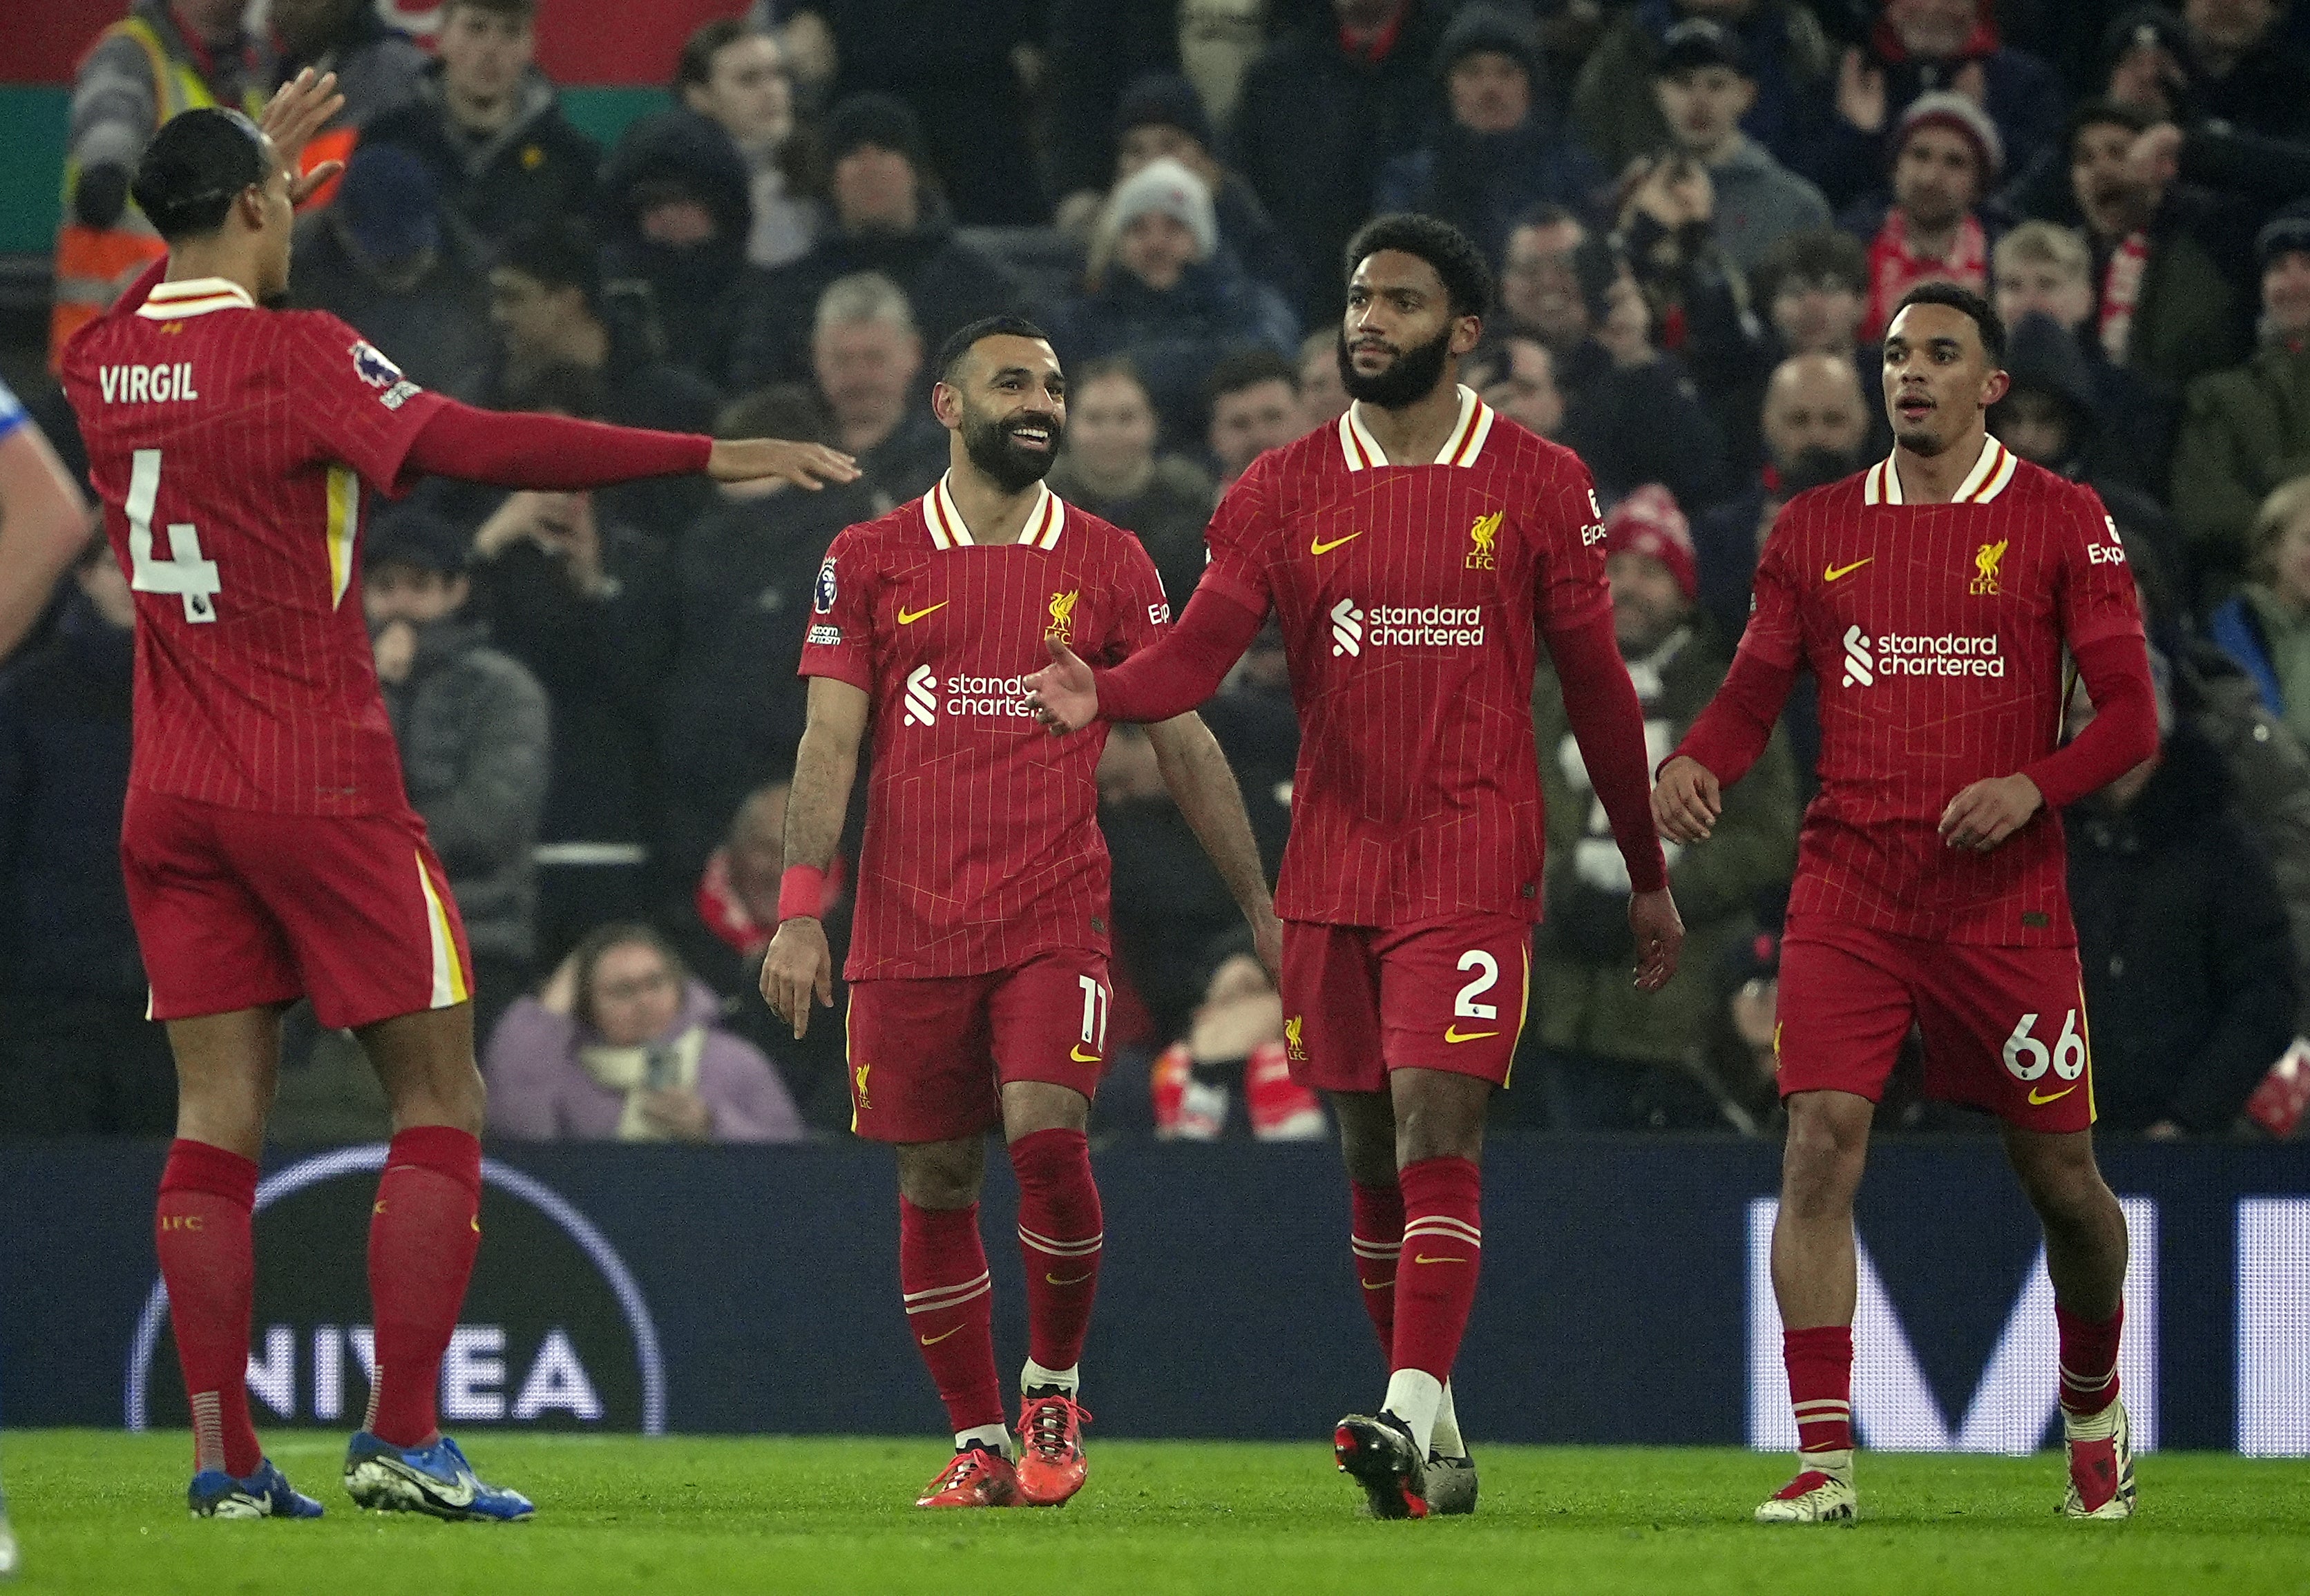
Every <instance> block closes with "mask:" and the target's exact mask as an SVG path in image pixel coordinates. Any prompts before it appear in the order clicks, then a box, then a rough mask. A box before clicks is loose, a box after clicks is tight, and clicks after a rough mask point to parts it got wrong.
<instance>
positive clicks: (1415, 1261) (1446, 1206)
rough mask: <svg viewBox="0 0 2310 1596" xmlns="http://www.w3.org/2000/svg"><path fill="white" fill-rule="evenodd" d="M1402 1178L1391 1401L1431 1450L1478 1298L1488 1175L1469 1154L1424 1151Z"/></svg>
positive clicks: (1397, 1413) (1402, 1172) (1425, 1448)
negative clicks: (1433, 1155) (1404, 1403)
mask: <svg viewBox="0 0 2310 1596" xmlns="http://www.w3.org/2000/svg"><path fill="white" fill-rule="evenodd" d="M1396 1181H1397V1189H1398V1190H1399V1191H1401V1192H1402V1193H1403V1214H1404V1219H1403V1254H1402V1256H1401V1258H1400V1259H1399V1260H1398V1262H1397V1265H1396V1271H1395V1346H1394V1371H1395V1372H1394V1376H1393V1377H1392V1378H1391V1379H1390V1380H1389V1382H1388V1396H1389V1404H1388V1406H1389V1410H1390V1411H1392V1412H1394V1414H1395V1416H1396V1417H1397V1418H1402V1419H1403V1420H1404V1421H1405V1422H1407V1423H1408V1424H1410V1425H1411V1431H1412V1439H1413V1440H1414V1441H1416V1442H1418V1443H1419V1445H1420V1453H1421V1455H1422V1456H1425V1455H1426V1454H1427V1452H1428V1450H1429V1445H1430V1444H1431V1442H1432V1441H1433V1439H1434V1429H1435V1423H1436V1412H1437V1408H1438V1407H1439V1406H1440V1405H1441V1404H1442V1401H1443V1395H1444V1392H1443V1385H1444V1382H1445V1380H1446V1379H1447V1378H1448V1377H1450V1375H1451V1373H1452V1360H1453V1358H1454V1357H1457V1356H1458V1354H1459V1351H1460V1337H1461V1335H1462V1334H1463V1332H1464V1331H1466V1330H1467V1328H1468V1314H1469V1311H1470V1310H1471V1309H1472V1308H1473V1307H1474V1306H1475V1305H1476V1276H1477V1272H1478V1271H1479V1269H1480V1267H1481V1264H1482V1262H1483V1257H1484V1232H1483V1227H1482V1223H1481V1221H1482V1218H1483V1211H1482V1200H1483V1189H1484V1177H1483V1172H1482V1171H1481V1170H1480V1169H1478V1168H1477V1167H1476V1166H1475V1165H1474V1164H1473V1163H1472V1162H1471V1161H1469V1160H1468V1159H1466V1158H1422V1159H1420V1161H1419V1162H1417V1163H1412V1164H1406V1165H1405V1166H1404V1167H1403V1169H1402V1170H1400V1171H1399V1172H1398V1173H1397V1175H1396ZM1412 1376H1418V1378H1416V1379H1415V1378H1412ZM1399 1387H1402V1388H1403V1389H1402V1390H1401V1391H1399ZM1400 1400H1408V1401H1411V1404H1412V1405H1413V1406H1414V1407H1415V1411H1414V1412H1411V1413H1407V1412H1405V1411H1404V1410H1403V1407H1401V1406H1398V1405H1397V1404H1398V1401H1400Z"/></svg>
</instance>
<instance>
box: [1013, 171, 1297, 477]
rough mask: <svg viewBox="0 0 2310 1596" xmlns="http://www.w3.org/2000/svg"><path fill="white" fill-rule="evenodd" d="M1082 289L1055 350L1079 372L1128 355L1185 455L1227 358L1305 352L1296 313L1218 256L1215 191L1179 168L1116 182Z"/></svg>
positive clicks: (1057, 327)
mask: <svg viewBox="0 0 2310 1596" xmlns="http://www.w3.org/2000/svg"><path fill="white" fill-rule="evenodd" d="M1083 282H1084V290H1083V292H1082V293H1081V295H1080V296H1078V297H1077V298H1075V299H1071V300H1070V301H1068V302H1067V303H1066V304H1064V305H1063V306H1061V307H1060V308H1059V311H1058V314H1057V315H1055V317H1052V318H1051V323H1050V326H1051V341H1052V343H1053V344H1054V345H1055V346H1056V347H1057V349H1058V351H1059V354H1060V357H1061V358H1062V359H1063V360H1066V361H1068V362H1070V363H1073V364H1081V362H1082V361H1085V360H1095V359H1098V358H1099V357H1100V356H1103V355H1118V354H1127V355H1129V356H1130V357H1131V360H1132V363H1133V365H1134V366H1136V367H1137V368H1138V369H1139V373H1140V376H1141V377H1142V378H1143V379H1144V380H1145V381H1146V384H1147V391H1148V394H1149V395H1151V397H1152V398H1153V399H1154V401H1155V413H1156V416H1157V417H1158V419H1159V421H1161V422H1162V428H1163V438H1164V441H1165V442H1166V443H1167V444H1169V445H1171V446H1172V447H1185V446H1188V445H1191V444H1192V443H1193V442H1194V440H1195V439H1197V438H1199V437H1200V436H1201V435H1202V433H1203V423H1204V420H1205V416H1204V403H1203V385H1204V382H1205V380H1206V379H1207V378H1208V377H1210V375H1211V368H1212V366H1213V365H1214V364H1215V363H1216V362H1217V361H1218V360H1220V358H1221V357H1222V356H1224V355H1226V354H1229V353H1230V352H1233V351H1240V350H1246V349H1254V348H1258V347H1261V346H1264V347H1266V348H1269V349H1272V350H1273V351H1275V352H1276V353H1277V354H1279V355H1281V356H1284V357H1286V358H1289V357H1290V356H1291V355H1292V354H1294V353H1296V352H1297V351H1298V347H1299V327H1298V323H1297V321H1295V320H1294V319H1293V317H1292V315H1291V310H1290V307H1289V306H1287V305H1285V304H1284V302H1283V299H1282V296H1281V295H1280V294H1278V293H1277V292H1276V291H1274V290H1273V289H1272V288H1269V287H1268V286H1267V285H1266V284H1264V283H1262V282H1255V281H1254V280H1253V279H1252V278H1250V277H1248V276H1246V274H1245V273H1244V271H1243V268H1242V267H1241V266H1240V265H1238V264H1237V263H1236V261H1235V258H1234V256H1230V255H1227V254H1224V253H1221V252H1220V248H1219V224H1218V222H1217V221H1216V219H1215V218H1214V216H1213V213H1212V211H1211V190H1210V189H1208V188H1206V187H1205V186H1203V179H1202V178H1198V177H1196V176H1195V174H1194V173H1193V172H1191V171H1189V170H1188V169H1186V168H1185V167H1184V166H1182V165H1180V164H1179V163H1178V162H1177V161H1176V160H1168V159H1166V160H1156V161H1151V162H1150V163H1149V164H1148V165H1146V166H1144V167H1142V168H1141V169H1139V170H1138V171H1137V172H1135V173H1133V175H1132V176H1131V177H1129V178H1125V180H1124V181H1123V182H1121V183H1119V184H1117V185H1116V189H1115V193H1114V195H1112V196H1111V197H1110V198H1109V200H1108V201H1107V215H1106V216H1105V217H1104V218H1103V219H1102V220H1101V221H1100V223H1099V236H1098V238H1097V239H1095V240H1094V241H1093V243H1092V246H1091V258H1090V269H1089V270H1088V271H1087V272H1086V273H1085V275H1084V280H1083Z"/></svg>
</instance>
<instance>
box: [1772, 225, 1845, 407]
mask: <svg viewBox="0 0 2310 1596" xmlns="http://www.w3.org/2000/svg"><path fill="white" fill-rule="evenodd" d="M1750 287H1751V288H1752V289H1753V290H1754V291H1755V292H1754V299H1755V302H1756V305H1757V308H1758V309H1759V311H1760V312H1761V313H1762V314H1763V316H1764V317H1765V321H1766V325H1767V327H1768V328H1769V329H1770V330H1771V333H1772V335H1773V337H1774V338H1775V339H1776V340H1778V343H1777V346H1776V352H1777V353H1778V354H1779V355H1780V356H1781V357H1782V358H1783V359H1786V358H1787V357H1788V356H1790V355H1804V354H1836V355H1844V356H1846V357H1848V358H1850V359H1852V360H1854V362H1855V365H1854V369H1856V370H1858V371H1861V373H1862V379H1863V382H1867V381H1869V380H1871V378H1872V377H1874V376H1875V374H1876V368H1877V354H1876V350H1875V348H1874V347H1873V346H1871V345H1866V344H1864V343H1863V342H1862V337H1861V323H1862V320H1863V317H1866V316H1867V315H1868V313H1869V254H1868V251H1867V250H1865V249H1864V248H1863V247H1862V246H1861V244H1860V242H1859V240H1857V239H1854V238H1853V236H1852V235H1851V234H1849V233H1842V232H1836V231H1818V232H1807V233H1793V234H1791V235H1790V236H1789V237H1787V238H1785V239H1782V240H1781V241H1780V242H1779V243H1778V244H1776V245H1775V246H1774V247H1772V248H1771V249H1768V250H1767V251H1766V252H1765V258H1764V259H1763V260H1762V261H1760V262H1759V264H1758V267H1757V270H1756V272H1755V273H1754V274H1753V275H1752V276H1751V277H1750Z"/></svg>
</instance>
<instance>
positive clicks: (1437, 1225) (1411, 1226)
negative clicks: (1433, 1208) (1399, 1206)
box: [1403, 1214, 1484, 1247]
mask: <svg viewBox="0 0 2310 1596" xmlns="http://www.w3.org/2000/svg"><path fill="white" fill-rule="evenodd" d="M1416 1236H1435V1237H1436V1238H1437V1239H1438V1240H1439V1241H1449V1242H1458V1243H1460V1244H1461V1245H1463V1246H1471V1247H1481V1246H1482V1245H1484V1233H1483V1232H1482V1231H1481V1230H1480V1229H1478V1228H1477V1227H1475V1226H1473V1225H1471V1224H1469V1223H1468V1222H1467V1220H1465V1219H1454V1218H1452V1217H1451V1216H1450V1215H1449V1214H1421V1215H1420V1216H1419V1217H1418V1218H1417V1219H1411V1220H1410V1221H1408V1222H1407V1223H1406V1224H1405V1225H1404V1227H1403V1239H1404V1240H1406V1241H1411V1240H1412V1239H1413V1238H1414V1237H1416Z"/></svg>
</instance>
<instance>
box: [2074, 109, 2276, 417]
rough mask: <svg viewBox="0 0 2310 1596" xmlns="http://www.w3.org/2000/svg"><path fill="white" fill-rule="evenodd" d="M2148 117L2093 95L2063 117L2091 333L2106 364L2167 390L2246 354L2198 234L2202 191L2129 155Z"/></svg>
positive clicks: (2214, 263)
mask: <svg viewBox="0 0 2310 1596" xmlns="http://www.w3.org/2000/svg"><path fill="white" fill-rule="evenodd" d="M2148 127H2149V118H2148V117H2146V116H2145V115H2144V114H2143V113H2141V112H2140V111H2137V110H2135V109H2133V108H2132V107H2130V106H2123V105H2115V104H2112V103H2109V102H2106V101H2100V102H2095V103H2090V104H2087V105H2083V106H2080V107H2079V108H2078V110H2077V113H2076V115H2074V116H2073V117H2071V119H2070V140H2069V150H2070V195H2069V198H2070V201H2071V204H2074V205H2075V207H2076V210H2077V213H2078V215H2079V216H2080V217H2081V218H2082V219H2083V221H2084V222H2085V229H2086V239H2087V241H2088V242H2089V244H2090V245H2091V246H2092V247H2093V257H2094V282H2096V283H2097V285H2098V293H2097V304H2096V308H2095V314H2094V334H2095V336H2097V338H2098V340H2099V342H2100V343H2101V346H2102V352H2103V354H2104V355H2105V356H2106V358H2107V359H2108V360H2111V361H2112V362H2113V363H2115V364H2116V365H2120V366H2123V367H2126V368H2127V369H2130V370H2133V371H2136V372H2139V373H2140V374H2141V377H2143V379H2144V380H2145V381H2147V382H2149V384H2151V385H2152V386H2155V387H2156V388H2158V389H2159V390H2161V391H2163V392H2164V393H2167V394H2172V395H2178V394H2180V393H2181V392H2182V391H2183V389H2184V388H2185V387H2187V386H2188V385H2189V383H2190V381H2191V379H2192V378H2193V377H2197V376H2199V375H2201V373H2204V372H2208V371H2216V370H2219V369H2221V368H2222V367H2224V366H2227V365H2229V364H2230V363H2231V362H2232V361H2234V360H2237V359H2239V358H2240V357H2241V356H2242V355H2243V354H2244V353H2245V343H2244V341H2243V339H2242V338H2241V336H2240V332H2239V327H2240V317H2239V315H2238V308H2237V295H2236V292H2235V291H2233V290H2232V288H2231V286H2230V280H2229V277H2228V274H2227V273H2225V272H2224V271H2223V270H2222V268H2221V265H2220V264H2219V261H2218V260H2217V259H2216V258H2215V256H2214V254H2213V252H2212V251H2210V250H2209V249H2208V248H2207V247H2206V245H2205V244H2204V243H2203V242H2201V240H2200V239H2199V238H2198V236H2197V233H2196V230H2197V229H2198V228H2200V227H2202V226H2203V225H2204V224H2205V222H2206V220H2207V214H2208V211H2209V204H2208V202H2207V199H2206V196H2204V195H2199V194H2193V193H2192V192H2190V191H2188V190H2185V189H2183V188H2180V187H2177V186H2172V185H2168V184H2166V183H2164V182H2162V181H2161V178H2160V174H2159V173H2158V172H2157V171H2156V170H2154V169H2150V168H2149V167H2147V166H2145V165H2144V164H2142V163H2141V162H2137V161H2135V160H2133V159H2132V155H2133V150H2134V145H2135V143H2136V141H2137V140H2138V139H2139V138H2140V136H2141V134H2142V133H2143V132H2145V131H2146V130H2147V129H2148Z"/></svg>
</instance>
